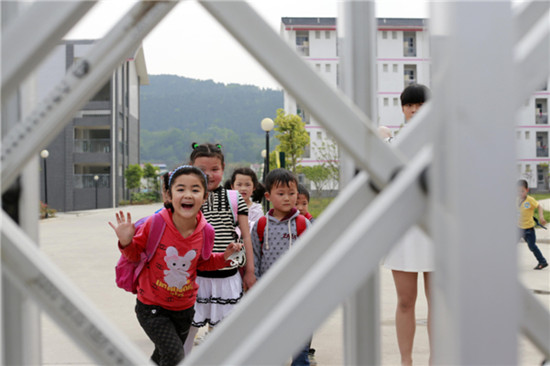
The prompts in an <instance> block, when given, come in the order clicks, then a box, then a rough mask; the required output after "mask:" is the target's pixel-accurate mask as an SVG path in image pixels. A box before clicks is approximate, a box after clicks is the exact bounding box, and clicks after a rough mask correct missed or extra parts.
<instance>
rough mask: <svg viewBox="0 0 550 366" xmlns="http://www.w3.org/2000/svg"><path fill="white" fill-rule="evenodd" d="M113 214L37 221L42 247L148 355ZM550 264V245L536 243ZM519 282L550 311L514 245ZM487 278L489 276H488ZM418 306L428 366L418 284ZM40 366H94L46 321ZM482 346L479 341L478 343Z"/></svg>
mask: <svg viewBox="0 0 550 366" xmlns="http://www.w3.org/2000/svg"><path fill="white" fill-rule="evenodd" d="M159 207H160V205H159V204H155V205H144V206H132V207H130V209H129V211H130V212H131V213H132V217H133V218H134V219H138V218H141V217H144V216H147V215H150V214H151V213H152V212H154V211H155V210H156V209H157V208H159ZM116 211H117V210H115V209H104V210H92V211H83V212H72V213H58V214H57V217H55V218H51V219H47V220H42V221H41V222H40V241H41V243H40V245H41V248H42V250H43V251H44V252H45V253H46V254H47V255H48V256H49V257H50V258H51V259H52V261H53V262H54V263H55V264H56V265H57V266H59V267H60V269H61V270H62V271H64V272H65V273H66V274H67V276H68V277H70V278H71V280H73V282H74V283H75V284H76V285H77V286H78V287H80V288H81V289H82V290H83V292H84V293H85V294H86V295H87V296H88V298H89V300H90V301H91V302H92V303H94V304H95V305H96V306H97V308H98V309H99V310H101V311H102V312H103V313H104V314H105V316H106V317H107V318H108V319H109V320H110V321H112V323H113V324H114V325H115V326H116V327H118V328H119V329H120V330H121V331H122V332H123V333H125V334H126V335H127V336H128V337H129V338H130V339H131V340H132V341H133V342H135V343H136V344H137V346H138V347H139V348H141V349H142V350H143V352H144V353H145V354H146V355H150V354H151V352H152V350H153V346H152V343H151V342H150V341H149V339H148V338H147V337H146V335H145V334H144V332H143V331H142V329H141V327H140V326H139V324H138V322H137V320H136V318H135V314H134V310H133V309H134V304H135V297H134V296H133V295H132V294H130V293H127V292H125V291H123V290H121V289H119V288H117V287H116V285H115V282H114V266H115V264H116V262H117V260H118V257H119V252H118V249H117V247H116V236H115V234H114V232H113V230H112V229H111V228H110V227H109V225H108V224H107V222H108V221H109V220H113V219H114V213H115V212H116ZM539 247H540V248H541V250H542V251H543V253H544V255H545V256H546V258H548V259H550V245H549V244H540V245H539ZM517 250H518V258H519V261H518V267H519V277H520V279H521V281H522V282H524V283H525V284H526V286H527V288H529V289H532V290H538V292H539V293H538V294H537V295H536V296H537V298H538V299H539V300H540V301H541V302H542V303H543V304H544V306H545V307H546V308H547V309H549V310H550V267H549V268H547V269H545V270H542V271H535V270H533V269H532V268H533V267H534V266H535V265H536V261H535V259H534V257H533V255H532V254H531V252H529V250H528V248H527V245H526V244H525V243H520V244H518V246H517ZM488 274H490V272H488ZM380 281H381V284H380V289H381V299H380V304H381V336H382V364H383V365H399V351H398V349H397V342H396V337H395V321H394V312H395V304H396V296H395V289H394V284H393V280H392V277H391V272H390V271H389V270H386V269H384V268H382V269H381V270H380ZM419 282H420V286H419V298H418V302H417V318H418V321H417V325H418V326H417V334H416V338H415V344H414V355H413V358H414V360H415V363H416V364H418V365H427V364H428V357H429V347H428V336H427V331H426V300H425V297H424V296H423V295H422V294H423V293H424V290H423V287H422V281H419ZM42 338H43V349H42V356H43V364H44V365H94V363H93V362H92V361H91V360H90V359H89V358H88V357H87V356H86V355H85V354H84V353H83V352H82V351H80V350H79V349H78V347H77V346H76V345H75V344H73V342H72V341H71V340H70V339H68V338H67V337H66V336H65V335H64V334H63V332H62V331H61V330H60V329H59V328H57V326H56V325H55V324H54V323H52V322H51V321H50V319H49V318H48V317H47V316H44V317H43V321H42ZM342 339H343V338H342V312H341V309H338V310H336V311H335V312H334V313H333V314H332V315H331V316H330V317H329V318H328V319H327V320H326V322H325V323H324V324H323V325H322V326H321V327H320V328H319V329H318V330H317V332H316V333H315V334H314V337H313V347H314V348H315V349H316V350H317V352H316V359H317V361H318V364H319V365H327V366H328V365H344V362H343V353H342V350H343V340H342ZM480 341H482V340H480ZM519 352H520V358H519V359H520V364H521V365H539V364H540V362H541V360H542V358H543V357H542V355H541V354H540V352H539V351H538V350H536V349H535V348H534V347H533V346H532V345H531V344H530V343H529V342H528V341H526V340H525V339H524V338H523V337H522V338H521V339H520V341H519Z"/></svg>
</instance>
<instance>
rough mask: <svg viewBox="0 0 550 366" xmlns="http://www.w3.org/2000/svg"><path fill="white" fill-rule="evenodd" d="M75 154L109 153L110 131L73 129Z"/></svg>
mask: <svg viewBox="0 0 550 366" xmlns="http://www.w3.org/2000/svg"><path fill="white" fill-rule="evenodd" d="M74 152H75V153H110V152H111V130H108V129H107V130H99V129H95V130H90V129H84V128H75V130H74Z"/></svg>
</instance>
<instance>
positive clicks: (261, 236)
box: [256, 216, 267, 247]
mask: <svg viewBox="0 0 550 366" xmlns="http://www.w3.org/2000/svg"><path fill="white" fill-rule="evenodd" d="M266 223H267V217H265V216H262V217H260V218H259V219H258V226H256V232H257V233H258V238H259V239H260V243H261V244H262V247H263V246H264V230H265V224H266Z"/></svg>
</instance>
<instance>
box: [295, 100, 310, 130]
mask: <svg viewBox="0 0 550 366" xmlns="http://www.w3.org/2000/svg"><path fill="white" fill-rule="evenodd" d="M296 114H297V115H298V116H300V118H301V119H302V122H304V123H305V124H306V125H307V124H309V113H308V112H307V111H306V110H305V109H304V108H302V107H301V106H300V105H299V104H297V103H296Z"/></svg>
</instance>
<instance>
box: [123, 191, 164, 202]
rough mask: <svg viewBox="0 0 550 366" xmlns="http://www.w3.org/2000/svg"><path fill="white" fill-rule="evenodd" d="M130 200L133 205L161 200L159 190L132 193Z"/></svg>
mask: <svg viewBox="0 0 550 366" xmlns="http://www.w3.org/2000/svg"><path fill="white" fill-rule="evenodd" d="M130 202H131V203H132V204H133V205H145V204H148V203H153V202H160V197H159V194H158V192H135V193H132V195H131V198H130Z"/></svg>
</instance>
